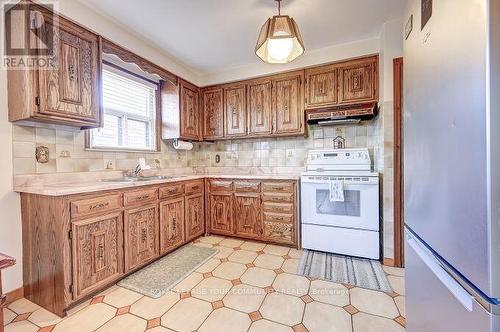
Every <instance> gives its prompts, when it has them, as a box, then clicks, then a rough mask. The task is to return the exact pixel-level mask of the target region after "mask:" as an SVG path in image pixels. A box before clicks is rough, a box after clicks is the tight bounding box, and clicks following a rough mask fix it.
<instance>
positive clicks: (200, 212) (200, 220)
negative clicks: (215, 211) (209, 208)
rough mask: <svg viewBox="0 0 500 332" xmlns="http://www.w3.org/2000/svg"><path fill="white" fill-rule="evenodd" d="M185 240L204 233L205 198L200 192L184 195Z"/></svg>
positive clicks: (187, 240)
mask: <svg viewBox="0 0 500 332" xmlns="http://www.w3.org/2000/svg"><path fill="white" fill-rule="evenodd" d="M185 208H186V209H185V217H186V242H189V241H191V240H192V239H194V238H197V237H198V236H201V235H203V234H204V233H205V218H204V213H205V198H204V195H203V194H202V193H200V194H196V195H191V196H186V207H185Z"/></svg>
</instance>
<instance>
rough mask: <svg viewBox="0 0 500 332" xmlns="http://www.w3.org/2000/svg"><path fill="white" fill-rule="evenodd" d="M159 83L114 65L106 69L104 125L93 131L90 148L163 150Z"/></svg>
mask: <svg viewBox="0 0 500 332" xmlns="http://www.w3.org/2000/svg"><path fill="white" fill-rule="evenodd" d="M158 94H159V83H157V82H154V81H152V80H149V79H147V78H143V77H140V76H139V75H136V74H135V73H132V72H129V71H127V70H125V69H122V68H119V67H118V66H115V65H112V64H108V63H106V64H104V65H103V71H102V104H103V127H101V128H96V129H92V130H90V134H89V147H90V148H91V149H101V150H126V151H159V149H158V148H159V146H158V145H159V144H158V139H157V138H158V135H157V128H158V126H157V121H158V119H157V107H158V106H159V105H158Z"/></svg>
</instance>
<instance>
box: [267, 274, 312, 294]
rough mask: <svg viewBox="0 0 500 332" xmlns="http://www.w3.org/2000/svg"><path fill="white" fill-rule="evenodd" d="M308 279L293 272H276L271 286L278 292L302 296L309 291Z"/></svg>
mask: <svg viewBox="0 0 500 332" xmlns="http://www.w3.org/2000/svg"><path fill="white" fill-rule="evenodd" d="M309 284H310V282H309V279H307V278H306V277H303V276H298V275H295V274H289V273H281V274H278V276H277V277H276V279H275V280H274V282H273V285H272V286H273V288H274V289H275V290H276V291H277V292H280V293H284V294H288V295H294V296H302V295H305V294H307V293H308V291H309Z"/></svg>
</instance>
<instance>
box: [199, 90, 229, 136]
mask: <svg viewBox="0 0 500 332" xmlns="http://www.w3.org/2000/svg"><path fill="white" fill-rule="evenodd" d="M201 100H202V109H203V138H204V139H206V140H213V139H217V138H222V137H224V121H223V119H224V107H223V91H222V88H213V89H203V90H202V91H201Z"/></svg>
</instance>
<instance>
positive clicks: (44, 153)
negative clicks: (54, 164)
mask: <svg viewBox="0 0 500 332" xmlns="http://www.w3.org/2000/svg"><path fill="white" fill-rule="evenodd" d="M49 157H50V154H49V148H48V147H46V146H43V145H40V146H37V147H36V149H35V158H36V161H37V162H39V163H40V164H46V163H48V162H49Z"/></svg>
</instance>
